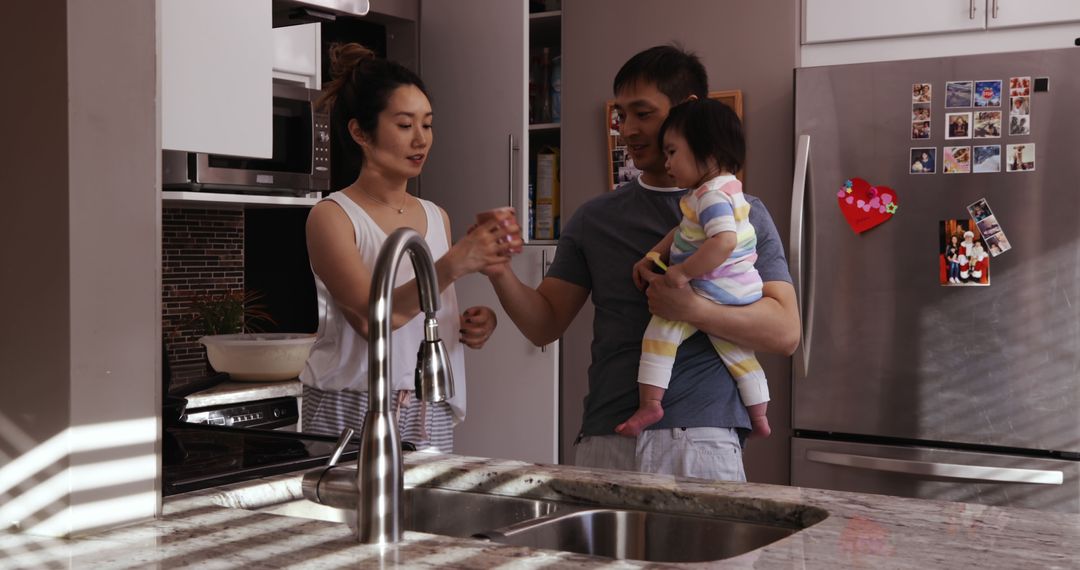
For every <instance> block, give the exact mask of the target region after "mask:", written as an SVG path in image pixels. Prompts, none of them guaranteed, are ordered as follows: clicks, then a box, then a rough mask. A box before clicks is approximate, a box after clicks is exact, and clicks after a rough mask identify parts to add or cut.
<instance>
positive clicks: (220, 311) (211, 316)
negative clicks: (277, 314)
mask: <svg viewBox="0 0 1080 570" xmlns="http://www.w3.org/2000/svg"><path fill="white" fill-rule="evenodd" d="M262 298H263V295H262V293H259V292H257V291H246V292H245V291H241V290H233V291H227V292H225V293H219V294H214V293H202V294H198V295H194V296H192V297H191V301H190V302H189V306H190V308H191V311H192V312H193V313H194V315H193V316H192V319H191V324H192V325H193V326H194V327H195V328H196V330H200V331H201V332H202V334H204V335H219V334H236V333H245V332H259V331H261V330H263V329H262V327H263V325H264V324H266V323H269V324H271V325H276V324H277V323H275V322H274V319H273V318H271V317H270V314H269V313H267V312H266V306H265V305H262V304H259V303H257V301H259V300H261V299H262Z"/></svg>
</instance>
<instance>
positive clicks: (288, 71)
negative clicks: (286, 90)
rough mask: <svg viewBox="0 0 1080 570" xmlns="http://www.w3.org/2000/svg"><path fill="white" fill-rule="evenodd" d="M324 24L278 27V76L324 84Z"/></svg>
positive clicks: (312, 84) (311, 85) (310, 86)
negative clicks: (322, 49)
mask: <svg viewBox="0 0 1080 570" xmlns="http://www.w3.org/2000/svg"><path fill="white" fill-rule="evenodd" d="M321 44H322V34H321V24H301V25H298V26H288V27H285V28H274V79H284V80H286V81H293V82H296V83H303V84H304V86H305V87H307V88H308V89H320V88H321V87H322V80H321V74H322V69H321V66H322V57H321Z"/></svg>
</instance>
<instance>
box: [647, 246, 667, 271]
mask: <svg viewBox="0 0 1080 570" xmlns="http://www.w3.org/2000/svg"><path fill="white" fill-rule="evenodd" d="M645 259H648V260H649V261H652V262H653V263H655V264H656V266H657V267H659V268H660V269H662V270H664V271H665V272H666V271H667V270H668V267H667V265H666V264H665V263H664V262H663V261H661V260H660V252H659V251H650V252H649V253H646V254H645Z"/></svg>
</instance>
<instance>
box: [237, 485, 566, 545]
mask: <svg viewBox="0 0 1080 570" xmlns="http://www.w3.org/2000/svg"><path fill="white" fill-rule="evenodd" d="M404 496H405V530H412V531H418V532H426V533H430V534H441V535H444V536H456V537H470V536H473V535H474V534H477V533H482V532H485V531H489V530H491V529H493V528H502V527H508V526H511V525H513V524H515V523H519V522H522V521H526V520H530V519H535V518H537V517H542V516H545V515H550V514H553V513H555V512H556V510H557V509H558V507H560V506H563V505H560V504H559V503H555V502H551V501H540V500H535V499H526V498H521V497H507V496H502V495H487V494H480V493H468V492H464V491H449V490H446V489H432V488H427V487H412V488H407V489H405V493H404ZM258 511H259V512H261V513H270V514H277V515H285V516H291V517H300V518H308V519H318V520H325V521H332V522H349V517H355V516H356V511H352V510H346V509H338V508H334V507H329V506H326V505H320V504H319V503H316V502H313V501H308V500H303V499H302V500H298V501H290V502H288V503H279V504H276V505H270V506H267V507H262V508H260V509H258Z"/></svg>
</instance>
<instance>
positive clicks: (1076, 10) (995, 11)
mask: <svg viewBox="0 0 1080 570" xmlns="http://www.w3.org/2000/svg"><path fill="white" fill-rule="evenodd" d="M983 1H985V2H986V8H985V10H984V13H985V15H986V27H988V28H1008V27H1012V26H1034V25H1039V24H1060V23H1065V22H1078V21H1080V2H1077V1H1076V0H980V1H979V2H978V3H980V4H981V3H982V2H983Z"/></svg>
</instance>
